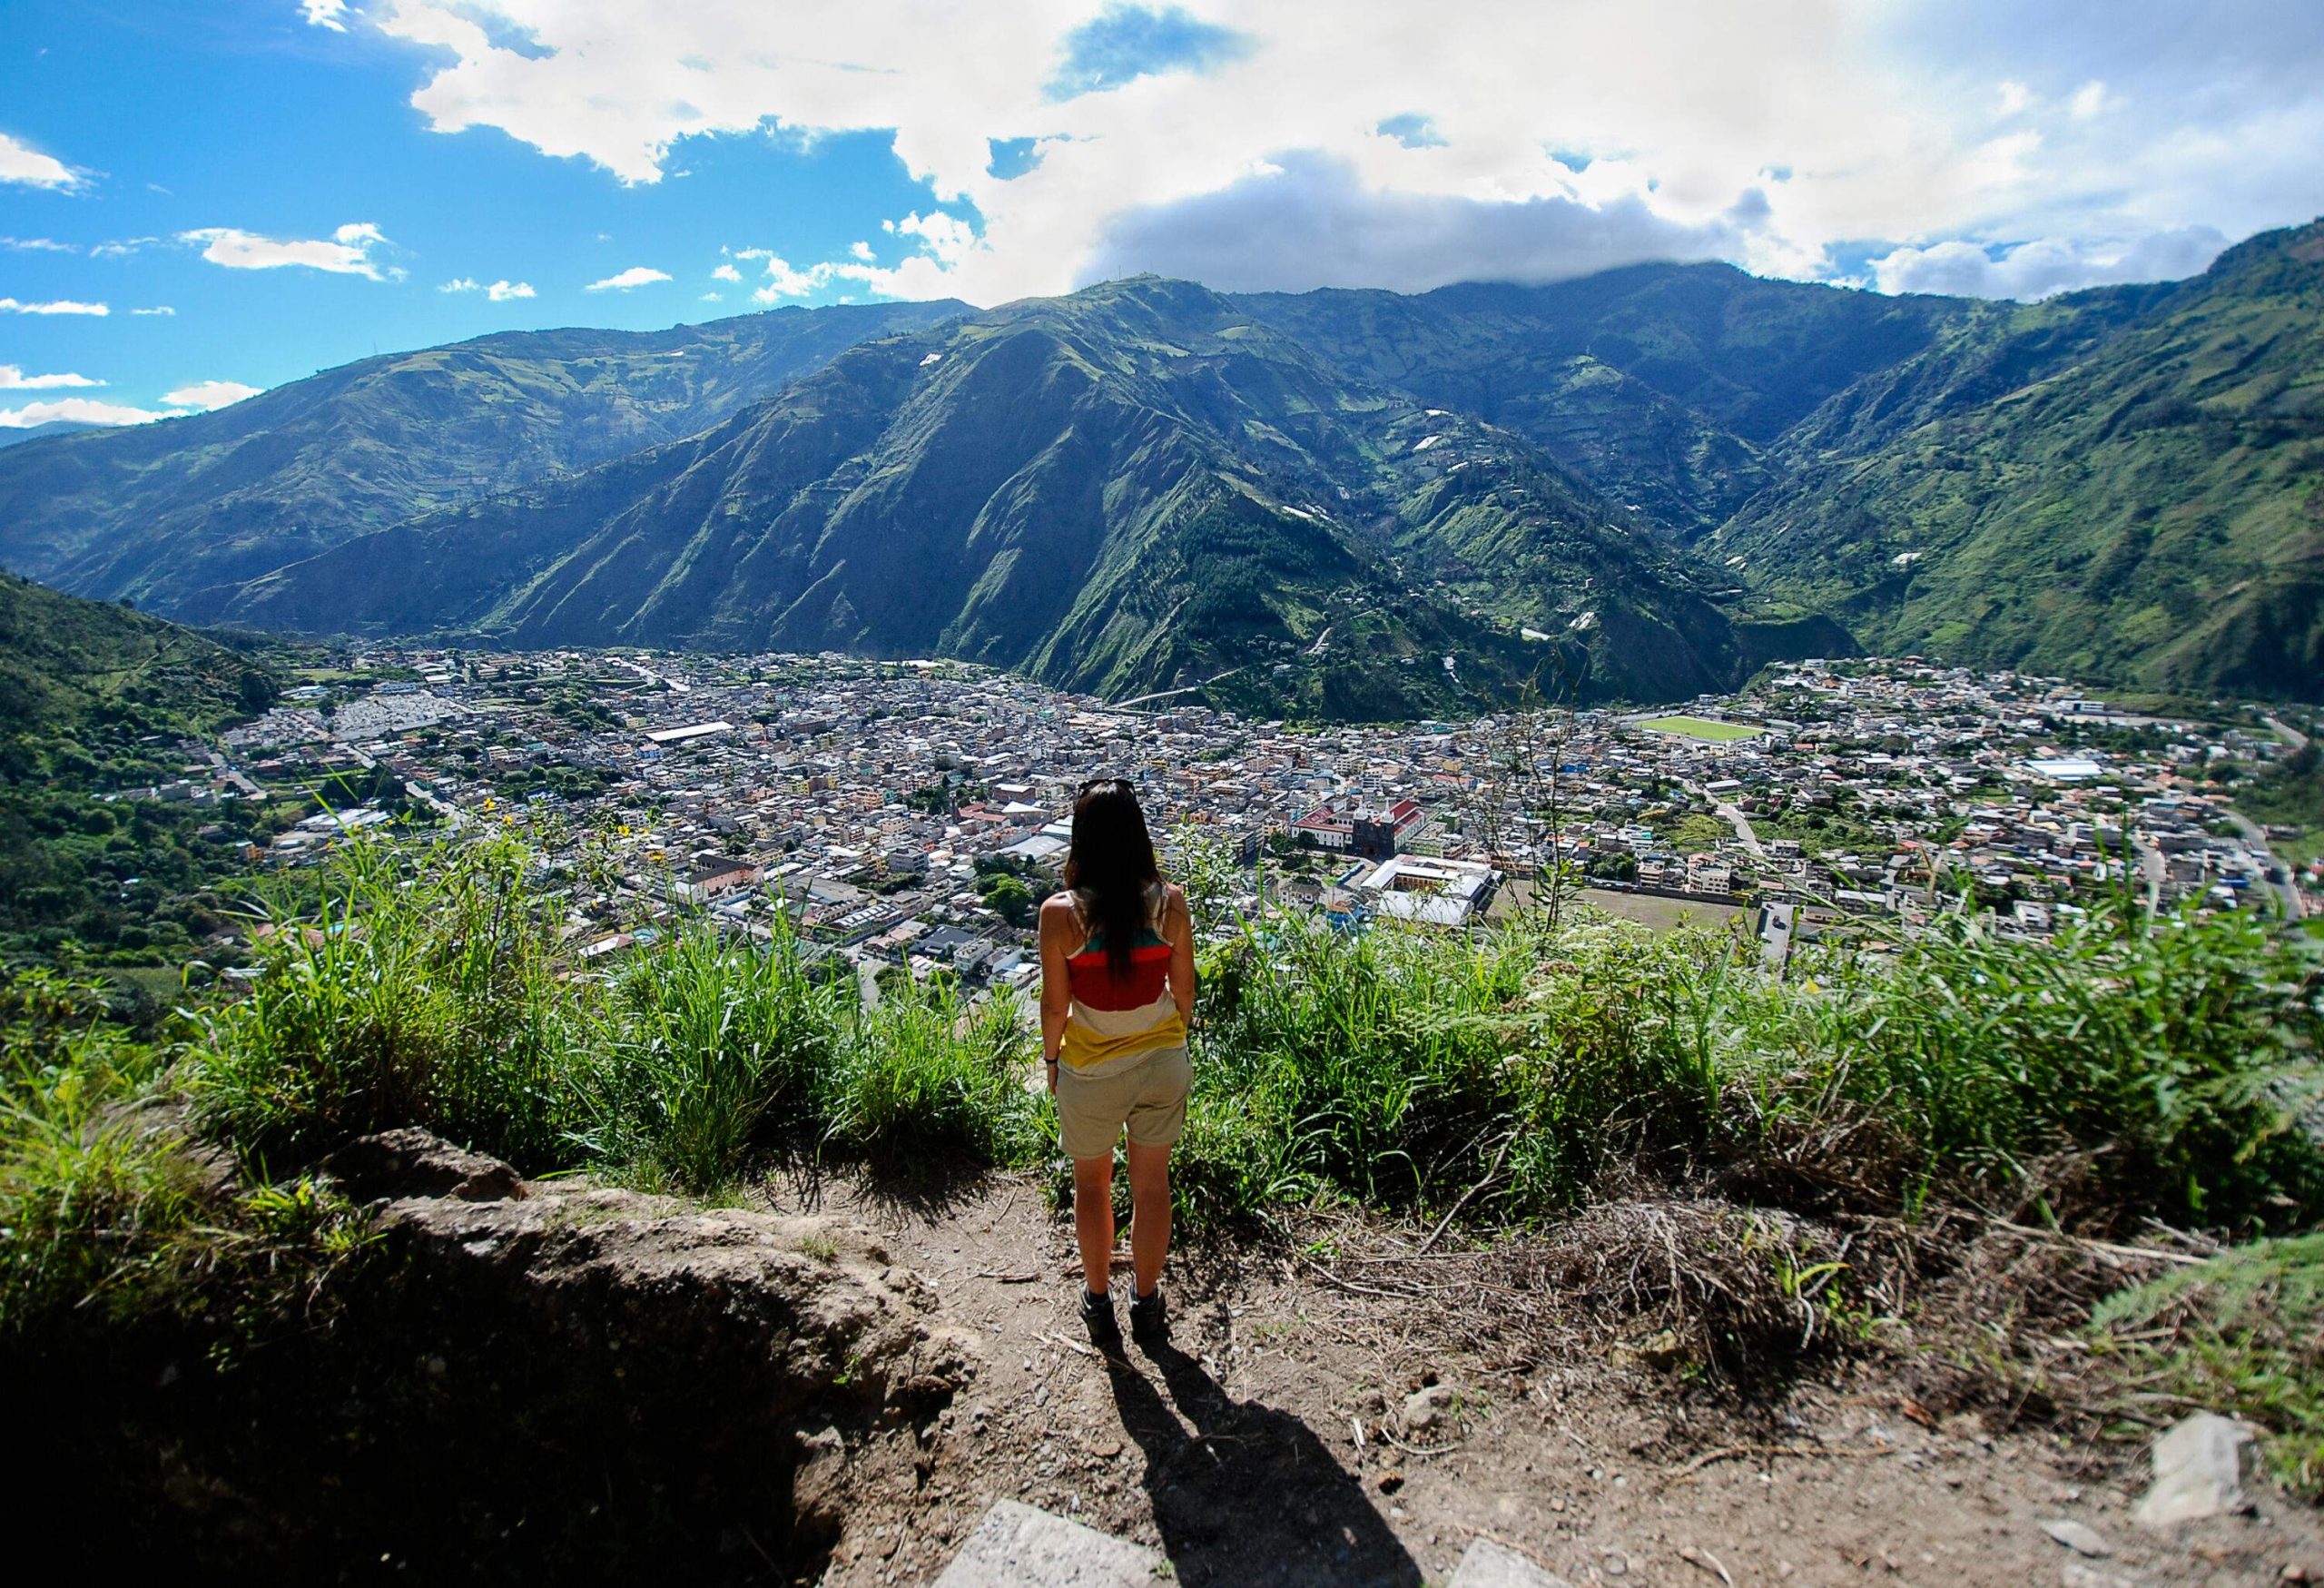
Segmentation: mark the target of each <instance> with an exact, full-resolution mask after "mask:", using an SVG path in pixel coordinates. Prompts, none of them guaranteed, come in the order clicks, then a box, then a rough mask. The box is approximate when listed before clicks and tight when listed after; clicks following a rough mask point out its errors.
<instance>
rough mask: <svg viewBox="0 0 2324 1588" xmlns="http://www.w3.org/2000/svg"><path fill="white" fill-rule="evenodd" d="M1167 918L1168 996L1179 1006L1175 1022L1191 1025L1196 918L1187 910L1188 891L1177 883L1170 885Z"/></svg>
mask: <svg viewBox="0 0 2324 1588" xmlns="http://www.w3.org/2000/svg"><path fill="white" fill-rule="evenodd" d="M1168 915H1169V920H1168V921H1167V922H1166V923H1165V924H1166V926H1167V929H1168V931H1169V934H1170V996H1171V998H1172V999H1174V1000H1175V1001H1177V1005H1178V1018H1179V1019H1180V1020H1183V1021H1192V1020H1193V1019H1194V1018H1195V918H1194V912H1192V911H1191V910H1189V909H1187V891H1186V890H1185V889H1184V888H1181V887H1180V886H1178V884H1177V883H1171V884H1170V903H1169V910H1168Z"/></svg>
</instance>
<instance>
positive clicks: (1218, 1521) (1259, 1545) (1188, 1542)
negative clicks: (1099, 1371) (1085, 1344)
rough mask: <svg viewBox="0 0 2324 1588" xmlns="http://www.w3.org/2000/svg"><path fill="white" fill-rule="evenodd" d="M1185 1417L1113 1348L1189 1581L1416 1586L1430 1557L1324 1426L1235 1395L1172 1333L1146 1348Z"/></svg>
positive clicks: (1116, 1374)
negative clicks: (1416, 1555)
mask: <svg viewBox="0 0 2324 1588" xmlns="http://www.w3.org/2000/svg"><path fill="white" fill-rule="evenodd" d="M1141 1348H1142V1349H1143V1350H1144V1351H1145V1353H1146V1355H1147V1357H1148V1358H1150V1359H1151V1360H1152V1362H1153V1363H1154V1365H1155V1366H1156V1367H1157V1368H1159V1369H1160V1370H1161V1374H1162V1380H1163V1383H1164V1384H1165V1385H1166V1386H1168V1388H1169V1391H1170V1399H1171V1400H1172V1401H1174V1402H1176V1403H1177V1408H1178V1410H1179V1411H1180V1412H1183V1413H1184V1414H1186V1418H1187V1422H1190V1423H1192V1424H1193V1425H1195V1432H1194V1433H1193V1434H1192V1435H1188V1434H1187V1430H1186V1428H1185V1426H1184V1425H1182V1424H1181V1423H1180V1422H1179V1421H1178V1418H1177V1416H1176V1415H1173V1414H1172V1412H1171V1410H1170V1407H1169V1406H1167V1405H1165V1404H1164V1402H1163V1399H1162V1397H1161V1396H1160V1395H1159V1394H1157V1392H1156V1390H1155V1387H1154V1386H1153V1384H1152V1383H1151V1382H1150V1381H1149V1380H1148V1379H1147V1376H1146V1375H1145V1374H1144V1373H1142V1372H1141V1371H1139V1369H1138V1368H1137V1366H1136V1365H1135V1364H1134V1363H1132V1362H1130V1361H1128V1359H1127V1358H1125V1357H1122V1356H1115V1355H1108V1356H1107V1357H1106V1375H1107V1376H1108V1378H1109V1379H1110V1380H1112V1383H1113V1389H1114V1404H1115V1406H1117V1407H1118V1408H1119V1409H1120V1412H1121V1418H1122V1426H1123V1428H1124V1429H1126V1430H1127V1431H1128V1434H1129V1435H1130V1437H1131V1438H1133V1439H1135V1440H1137V1444H1138V1448H1140V1449H1141V1450H1143V1451H1144V1452H1145V1453H1146V1479H1145V1484H1146V1491H1147V1498H1148V1500H1149V1501H1150V1502H1151V1504H1152V1505H1153V1508H1154V1524H1155V1526H1156V1527H1157V1528H1158V1529H1160V1531H1161V1534H1162V1549H1163V1553H1165V1554H1167V1555H1168V1556H1169V1558H1170V1563H1171V1564H1172V1566H1173V1567H1175V1568H1176V1570H1177V1576H1178V1579H1179V1580H1180V1581H1181V1582H1184V1583H1190V1584H1193V1585H1194V1588H1203V1584H1206V1583H1236V1584H1242V1583H1252V1584H1260V1583H1267V1584H1281V1585H1283V1588H1292V1585H1301V1588H1305V1585H1307V1584H1315V1585H1316V1588H1324V1585H1326V1584H1328V1585H1330V1588H1374V1585H1377V1588H1417V1585H1418V1584H1419V1583H1420V1581H1421V1573H1420V1567H1419V1566H1418V1565H1416V1564H1415V1563H1413V1558H1412V1556H1411V1555H1409V1554H1407V1553H1405V1552H1404V1546H1403V1544H1399V1543H1398V1542H1397V1541H1396V1535H1395V1534H1393V1533H1392V1532H1390V1531H1389V1528H1388V1524H1386V1523H1385V1522H1384V1521H1382V1520H1381V1518H1380V1514H1379V1513H1378V1512H1377V1511H1375V1510H1374V1509H1373V1507H1372V1504H1371V1502H1370V1501H1369V1500H1367V1499H1366V1498H1365V1497H1364V1488H1363V1485H1362V1484H1359V1483H1358V1482H1357V1481H1356V1480H1355V1479H1354V1478H1353V1477H1351V1476H1350V1475H1348V1474H1347V1473H1345V1472H1344V1471H1343V1470H1342V1469H1341V1467H1340V1465H1339V1463H1338V1462H1336V1461H1334V1459H1333V1458H1332V1455H1331V1453H1330V1452H1329V1451H1327V1450H1325V1449H1324V1443H1323V1441H1322V1440H1321V1439H1319V1438H1317V1437H1316V1436H1315V1430H1313V1429H1312V1428H1310V1427H1308V1426H1307V1425H1306V1424H1305V1423H1303V1422H1301V1421H1300V1420H1299V1419H1298V1418H1297V1417H1295V1416H1293V1415H1290V1414H1289V1413H1287V1412H1281V1411H1277V1410H1276V1409H1275V1407H1273V1406H1264V1405H1261V1404H1260V1403H1259V1402H1256V1401H1236V1400H1233V1399H1230V1398H1229V1397H1228V1396H1227V1394H1226V1391H1225V1390H1224V1389H1222V1388H1220V1387H1219V1386H1218V1384H1217V1382H1216V1380H1215V1379H1213V1378H1212V1377H1211V1376H1210V1375H1209V1374H1207V1373H1206V1372H1204V1371H1203V1368H1202V1365H1201V1364H1200V1363H1198V1362H1196V1360H1195V1359H1194V1358H1193V1357H1191V1356H1187V1354H1186V1353H1185V1352H1184V1351H1181V1350H1179V1349H1178V1348H1177V1346H1173V1345H1170V1344H1167V1342H1165V1343H1159V1344H1156V1345H1150V1346H1143V1347H1141Z"/></svg>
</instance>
